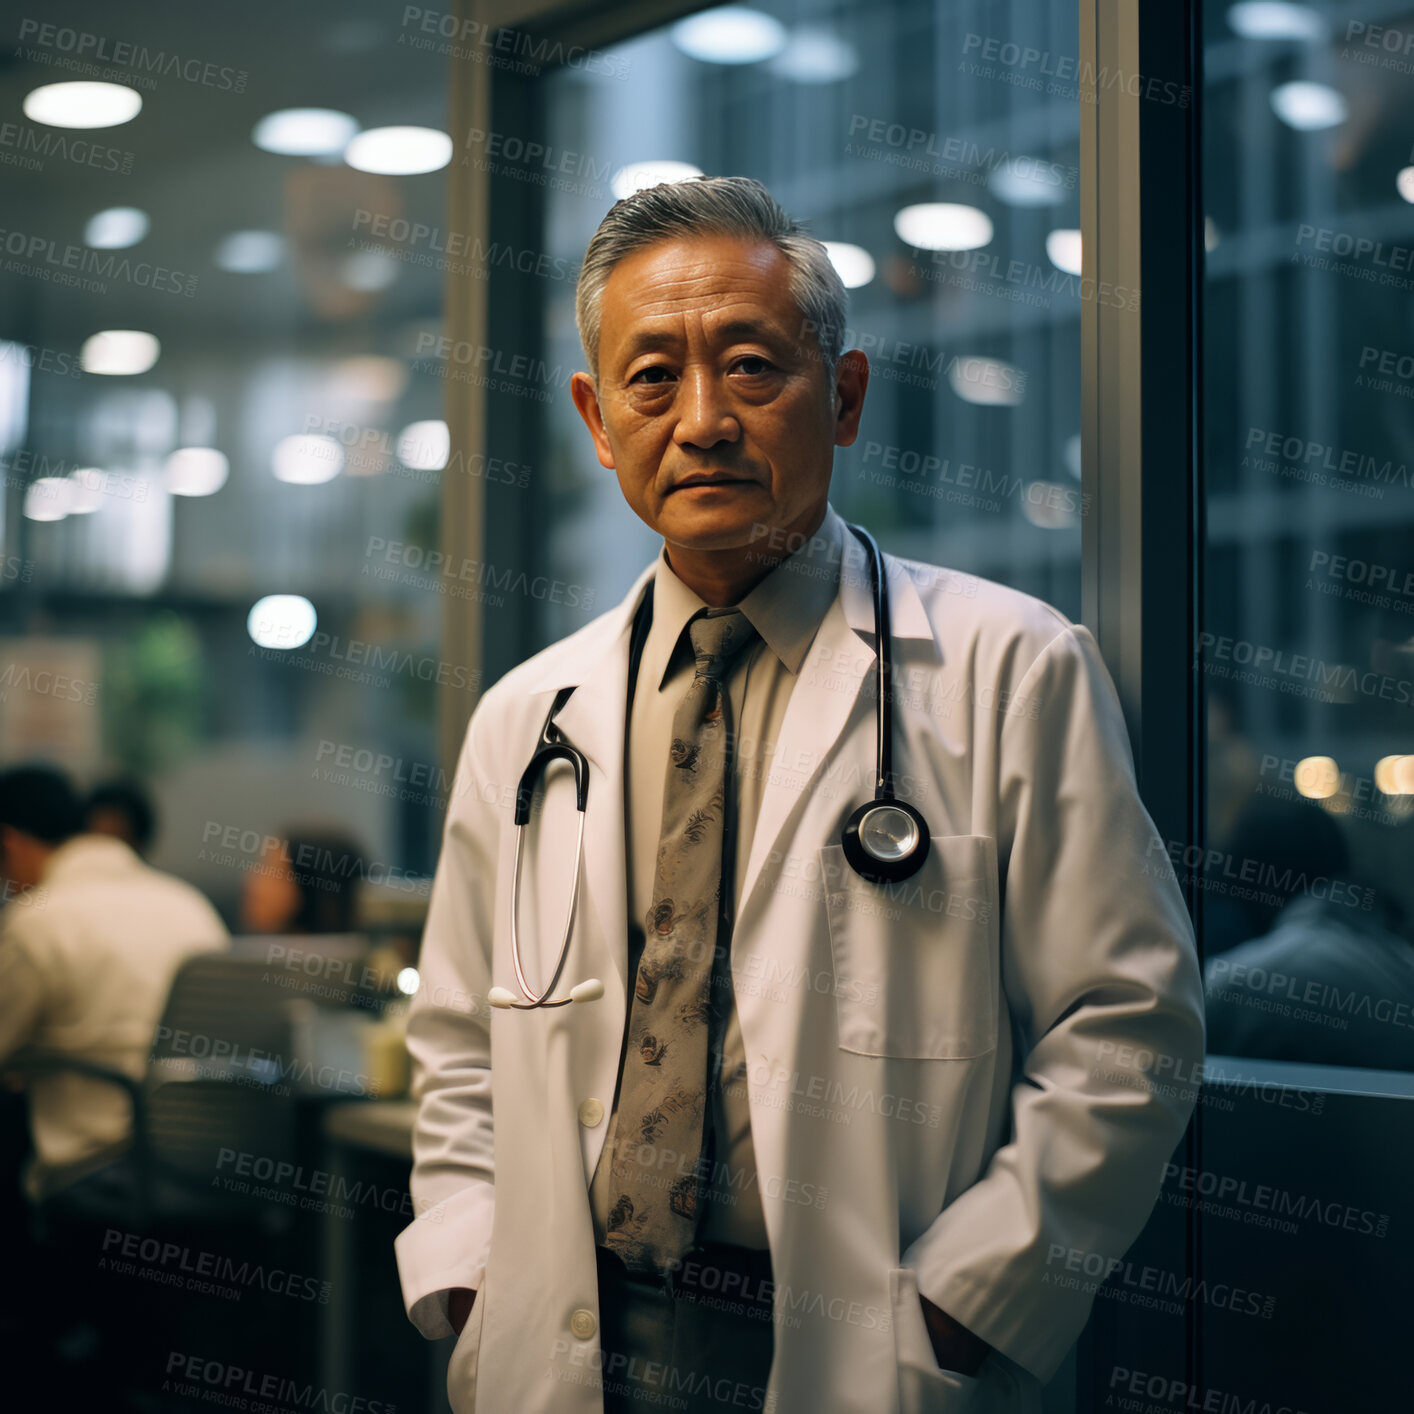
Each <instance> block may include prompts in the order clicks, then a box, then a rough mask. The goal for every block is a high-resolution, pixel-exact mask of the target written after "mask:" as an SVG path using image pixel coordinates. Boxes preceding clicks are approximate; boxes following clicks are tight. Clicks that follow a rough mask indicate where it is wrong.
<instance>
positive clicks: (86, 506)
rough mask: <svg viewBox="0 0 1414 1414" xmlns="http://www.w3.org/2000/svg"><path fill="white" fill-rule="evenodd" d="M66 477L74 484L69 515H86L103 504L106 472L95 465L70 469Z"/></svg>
mask: <svg viewBox="0 0 1414 1414" xmlns="http://www.w3.org/2000/svg"><path fill="white" fill-rule="evenodd" d="M68 479H69V480H70V481H71V482H73V485H74V498H73V501H72V503H71V504H70V506H69V514H70V515H71V516H86V515H90V514H91V513H92V512H94V511H96V510H97V509H98V508H99V506H101V505H102V504H103V493H104V491H106V490H107V489H108V473H107V472H106V471H101V470H100V469H99V468H98V467H96V466H85V467H80V468H79V470H78V471H71V472H70V473H69V476H68Z"/></svg>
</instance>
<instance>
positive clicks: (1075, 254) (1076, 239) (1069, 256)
mask: <svg viewBox="0 0 1414 1414" xmlns="http://www.w3.org/2000/svg"><path fill="white" fill-rule="evenodd" d="M1046 258H1047V259H1048V260H1049V261H1050V262H1051V264H1052V265H1054V266H1055V267H1056V269H1057V270H1064V271H1065V273H1066V274H1067V275H1078V274H1080V271H1081V268H1082V266H1081V250H1080V232H1079V231H1075V230H1069V229H1066V228H1064V227H1061V228H1059V229H1057V230H1054V231H1052V232H1050V233H1049V234H1048V235H1047V237H1046Z"/></svg>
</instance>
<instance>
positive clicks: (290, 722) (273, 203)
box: [0, 0, 475, 925]
mask: <svg viewBox="0 0 1414 1414" xmlns="http://www.w3.org/2000/svg"><path fill="white" fill-rule="evenodd" d="M31 13H32V14H33V15H34V16H35V18H33V19H23V20H22V19H20V18H19V17H16V18H15V19H14V20H13V22H12V25H11V30H12V32H11V33H10V35H9V39H10V42H11V49H10V50H9V51H7V66H6V72H5V76H4V80H3V86H0V107H3V117H4V123H3V127H0V160H3V162H4V166H3V169H0V180H3V182H4V185H5V189H6V200H5V203H4V209H5V218H4V226H5V228H6V229H5V232H4V235H3V242H4V244H3V259H0V455H3V458H4V466H5V487H4V496H3V503H2V506H3V515H4V551H5V559H4V566H5V572H4V576H3V583H0V636H3V638H4V644H3V650H0V755H3V757H4V759H5V760H6V761H7V762H12V761H15V760H17V759H23V758H26V757H32V756H36V755H38V756H45V757H49V758H52V759H58V760H60V761H62V762H63V763H64V764H66V765H67V766H69V767H70V768H72V769H73V770H75V771H76V772H77V773H78V774H79V775H80V777H81V778H82V783H83V784H85V785H88V784H91V783H92V782H93V781H95V780H96V779H98V778H99V777H100V776H108V775H113V774H119V773H121V774H123V775H135V776H137V777H139V778H140V779H141V780H142V781H144V782H145V783H146V784H147V785H148V786H149V787H150V788H151V789H152V791H153V793H154V794H155V797H156V800H157V805H158V813H159V816H160V820H161V827H160V831H159V834H158V838H157V841H156V845H155V849H154V854H153V858H154V862H156V863H157V864H158V865H160V866H162V867H165V868H168V869H170V870H172V871H174V872H176V873H178V874H180V875H181V876H183V877H185V878H187V879H190V880H191V881H192V882H194V883H196V884H197V885H198V886H199V887H201V888H202V889H203V890H205V891H206V892H207V893H208V894H209V895H210V896H211V897H212V898H213V900H215V901H216V902H217V904H218V905H219V906H220V907H221V909H222V910H223V912H225V913H226V915H227V916H228V918H230V919H231V921H232V922H233V923H236V924H237V925H239V923H240V921H241V920H240V909H239V901H240V895H241V889H242V883H243V880H244V879H245V878H246V877H247V876H248V875H249V873H250V871H251V869H252V868H254V867H255V866H257V865H259V864H260V862H261V858H262V855H263V853H264V851H265V845H264V843H263V842H264V841H265V840H266V838H267V837H278V838H284V837H286V836H287V835H288V834H289V832H290V831H291V830H293V829H296V828H297V827H298V828H302V829H304V828H311V827H319V828H320V829H328V828H331V827H334V826H337V827H338V829H339V830H340V831H341V832H342V833H343V834H345V835H347V836H349V837H350V838H351V839H352V841H353V842H354V843H356V844H357V846H358V849H359V857H360V858H361V860H362V863H361V864H359V865H357V866H354V865H349V866H348V867H350V868H354V867H356V868H357V870H358V872H359V873H360V874H361V875H363V876H364V877H365V878H366V879H367V880H368V881H369V884H370V890H369V892H368V895H367V897H368V898H369V899H373V898H376V897H378V895H379V894H380V893H381V894H382V895H383V896H384V897H386V898H388V899H389V900H390V901H392V902H393V903H395V904H396V903H399V902H405V901H407V900H408V899H410V898H411V899H413V900H414V901H417V900H419V899H421V900H422V901H425V892H426V880H425V878H424V879H421V881H420V883H419V884H418V885H417V886H416V887H413V888H409V886H408V884H407V881H408V880H409V879H417V878H418V876H422V875H426V874H428V873H430V872H431V869H432V866H433V864H434V862H435V853H436V842H437V827H438V819H439V808H438V807H439V802H440V800H441V798H442V797H443V796H444V795H445V793H446V792H445V790H442V789H439V784H438V783H439V782H440V781H441V780H442V779H443V774H442V772H441V771H440V769H439V766H438V751H437V737H436V732H435V723H434V706H435V698H436V693H437V691H438V690H439V687H445V685H446V683H447V681H448V679H449V677H451V676H454V675H455V676H458V678H459V680H461V681H462V691H463V693H464V695H465V696H466V699H467V703H468V709H469V704H470V702H471V700H472V696H471V692H470V690H469V689H470V688H472V687H474V685H475V684H474V678H475V675H474V672H473V671H472V669H471V667H470V666H469V665H465V664H458V665H446V664H444V663H443V662H442V660H441V655H440V651H439V641H438V635H439V627H440V621H441V613H440V605H441V602H442V599H441V596H440V595H439V594H438V593H436V592H434V591H435V590H436V589H438V588H439V584H440V581H439V578H438V576H437V574H436V573H435V572H433V573H430V574H429V573H428V572H427V568H426V567H427V565H428V563H429V560H428V553H429V551H432V550H434V549H435V546H436V544H437V531H438V523H439V515H438V503H439V496H440V481H441V468H442V467H443V465H444V463H445V462H446V460H447V447H446V429H445V425H444V424H443V422H442V421H441V419H442V394H443V391H444V387H445V384H444V382H443V381H442V380H441V379H436V378H431V377H427V376H425V375H423V376H419V375H418V374H417V373H416V372H415V371H414V368H413V358H414V356H415V354H416V352H417V349H418V347H419V341H420V339H421V340H425V339H426V338H427V337H428V336H430V337H432V338H434V339H435V337H436V335H437V334H438V332H439V330H440V318H441V303H442V272H441V270H440V268H439V267H438V266H437V264H436V263H435V262H434V261H432V260H429V259H427V258H426V257H425V254H424V252H423V250H422V248H421V246H420V245H419V244H418V243H417V241H416V240H415V239H413V238H410V237H409V234H408V233H409V232H413V231H427V230H430V229H432V228H435V227H437V226H438V225H439V224H440V223H441V221H442V219H443V211H444V207H445V201H446V173H445V171H444V170H437V169H441V168H444V167H445V163H446V160H447V153H446V151H445V150H444V149H445V147H446V145H447V140H446V138H445V136H442V137H441V139H440V143H441V148H440V149H439V151H438V152H436V153H433V154H432V155H431V156H428V155H427V154H424V153H421V152H419V151H414V150H413V146H412V145H411V144H410V143H409V142H408V141H406V140H405V141H404V142H403V145H402V146H401V148H398V147H396V145H395V147H394V148H393V149H389V148H388V147H387V145H386V144H385V145H384V147H383V149H382V150H381V151H380V150H379V147H378V143H379V139H378V135H377V133H376V132H375V131H373V130H377V129H379V128H382V127H384V126H385V125H390V124H397V125H399V126H407V127H412V126H416V125H419V124H420V125H424V126H425V127H426V128H429V129H445V125H446V116H445V110H446V59H445V56H444V55H443V54H442V53H441V52H440V51H438V50H435V49H431V48H430V47H429V46H419V45H418V44H416V43H410V42H408V41H409V39H410V38H415V34H416V32H415V31H414V30H410V29H409V30H404V29H403V28H401V27H400V25H399V17H398V15H397V14H396V13H395V12H389V11H388V10H387V9H386V7H383V6H379V5H375V4H372V3H368V2H367V0H360V3H355V4H350V5H343V6H340V7H336V11H331V10H330V9H329V8H328V7H327V6H315V7H297V8H295V9H289V8H286V9H283V10H281V11H279V13H278V15H276V13H275V11H273V10H269V7H263V8H262V9H261V10H260V11H259V12H258V13H256V12H250V11H245V10H239V9H228V10H225V11H220V10H215V9H211V8H210V7H199V8H198V9H192V10H190V11H188V12H183V13H182V14H181V15H178V14H176V13H175V12H173V11H171V9H170V7H160V9H154V10H152V11H151V12H150V13H149V12H146V11H143V10H142V9H141V8H140V7H134V6H125V7H123V9H122V12H121V15H118V14H116V13H115V14H112V15H109V14H99V13H98V12H97V11H95V10H93V9H92V8H91V7H87V6H77V5H72V6H65V5H60V6H58V7H48V8H47V9H45V11H44V13H43V14H42V15H40V14H39V11H37V10H36V11H33V12H31ZM77 79H89V80H102V81H104V82H107V83H111V84H114V85H118V86H120V87H119V89H118V92H119V95H120V97H121V95H128V97H127V98H126V99H123V100H122V101H126V102H133V101H138V102H140V111H138V112H137V113H136V115H135V116H132V117H130V118H128V119H127V121H123V122H121V123H117V124H116V125H114V126H106V127H85V126H83V125H82V124H83V123H84V122H85V121H86V120H85V118H84V115H83V114H81V113H78V112H77V111H74V112H69V111H67V110H65V109H64V104H65V102H66V101H68V100H67V99H66V98H65V92H66V91H65V90H62V89H48V88H47V86H49V85H56V84H64V83H66V82H69V81H73V80H77ZM36 91H41V92H44V91H48V93H49V100H50V106H49V107H48V108H40V107H37V106H36V104H37V102H39V101H40V100H36V98H35V93H36ZM70 97H72V94H71V91H70ZM310 110H314V111H310ZM75 123H78V124H80V125H79V126H74V124H75ZM351 141H352V142H354V143H356V144H359V145H360V146H358V147H351V146H350V143H351ZM423 244H425V242H424V243H423ZM432 563H434V564H435V561H433V562H432ZM390 881H391V883H390Z"/></svg>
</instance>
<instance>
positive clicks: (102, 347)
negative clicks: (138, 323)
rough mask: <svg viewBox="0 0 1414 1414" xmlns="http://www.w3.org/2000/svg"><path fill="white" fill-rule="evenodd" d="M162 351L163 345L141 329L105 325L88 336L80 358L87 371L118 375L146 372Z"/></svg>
mask: <svg viewBox="0 0 1414 1414" xmlns="http://www.w3.org/2000/svg"><path fill="white" fill-rule="evenodd" d="M161 352H162V345H161V344H159V343H158V342H157V340H156V338H154V337H153V335H151V334H145V333H143V332H142V330H140V329H105V330H103V332H102V333H99V334H94V335H92V336H90V337H89V338H87V339H85V340H84V345H83V349H82V350H81V351H80V353H79V361H80V362H81V363H82V364H83V370H84V372H85V373H107V374H111V375H113V376H115V377H117V376H120V375H126V374H133V373H146V372H147V370H148V369H149V368H151V367H152V365H153V364H154V363H156V362H157V356H158V355H159V354H160V353H161Z"/></svg>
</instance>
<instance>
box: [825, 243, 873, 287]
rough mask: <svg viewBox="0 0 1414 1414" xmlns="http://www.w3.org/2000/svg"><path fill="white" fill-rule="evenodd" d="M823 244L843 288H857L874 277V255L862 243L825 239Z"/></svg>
mask: <svg viewBox="0 0 1414 1414" xmlns="http://www.w3.org/2000/svg"><path fill="white" fill-rule="evenodd" d="M824 245H825V254H826V255H828V256H829V257H830V264H831V265H833V266H834V267H835V274H836V275H838V276H839V277H840V281H841V283H842V284H843V285H844V287H845V289H847V290H857V289H859V288H860V287H861V286H862V285H867V284H868V283H869V282H870V280H872V279H873V278H874V257H873V256H872V255H870V254H869V252H868V251H867V250H865V249H864V247H863V246H862V245H851V244H850V243H849V242H848V241H826V242H825V243H824Z"/></svg>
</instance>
